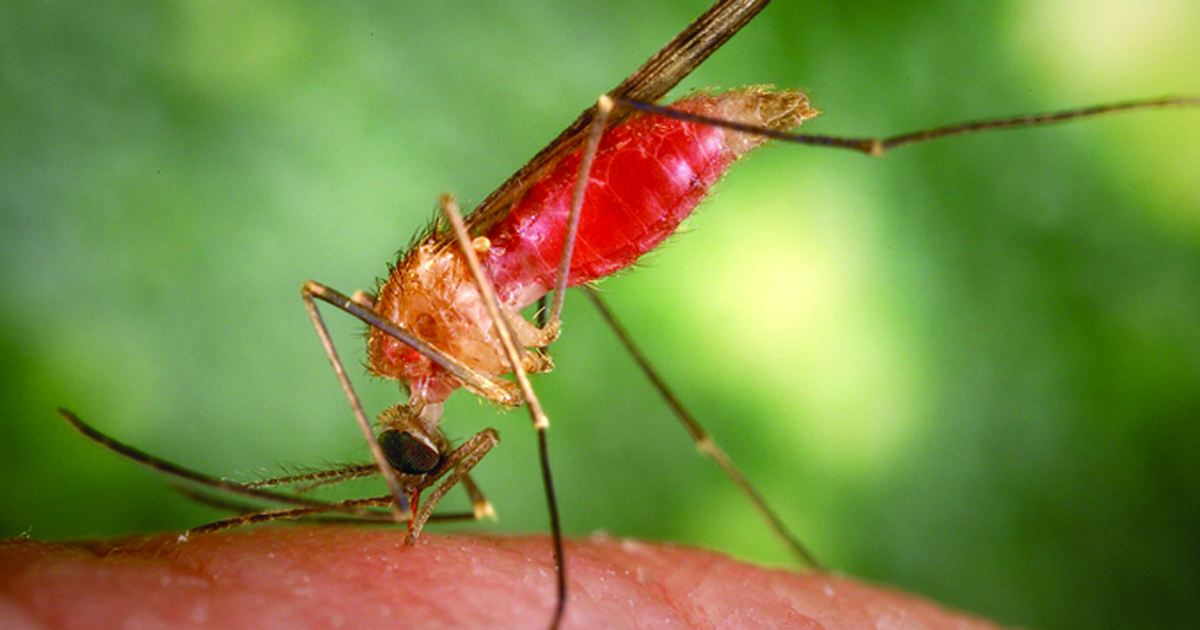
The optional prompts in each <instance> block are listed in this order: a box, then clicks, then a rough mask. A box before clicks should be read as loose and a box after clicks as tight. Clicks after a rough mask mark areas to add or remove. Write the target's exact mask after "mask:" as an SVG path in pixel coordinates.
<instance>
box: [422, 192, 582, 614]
mask: <svg viewBox="0 0 1200 630" xmlns="http://www.w3.org/2000/svg"><path fill="white" fill-rule="evenodd" d="M439 205H440V206H441V208H442V212H443V214H445V215H446V218H447V219H449V220H450V224H451V225H452V226H453V228H454V235H455V237H456V238H457V240H458V243H459V249H460V250H461V251H462V254H463V256H464V257H465V258H466V260H467V265H468V266H470V268H471V275H472V276H474V278H475V284H476V285H477V286H478V288H479V292H480V294H482V296H483V302H484V304H485V305H487V309H488V315H489V316H490V317H491V318H492V323H493V326H494V327H495V329H496V334H497V336H499V337H500V342H501V344H502V345H503V346H504V353H505V355H507V357H508V361H509V364H510V365H511V367H512V370H513V375H514V376H516V379H517V383H518V385H519V386H520V388H521V392H522V393H523V394H524V395H525V404H526V405H527V406H528V408H529V415H530V417H531V418H532V419H533V428H534V431H535V432H536V433H537V436H538V457H539V459H540V461H541V467H542V484H543V485H544V486H545V489H546V505H547V508H548V509H549V511H550V534H551V537H552V539H553V541H554V564H555V570H556V573H557V575H558V580H557V586H558V589H557V597H556V601H555V606H554V617H553V618H552V619H551V621H550V627H551V628H557V627H558V626H559V624H560V623H561V622H562V618H563V613H564V612H565V611H566V606H567V567H566V558H565V555H564V553H563V540H562V525H561V524H560V522H559V517H558V500H557V499H556V498H555V494H554V479H553V477H552V476H551V473H550V451H549V448H548V446H547V444H546V430H547V429H549V428H550V419H549V418H547V417H546V413H545V412H544V411H543V410H542V404H541V402H540V401H538V397H537V394H536V393H535V392H534V391H533V384H532V383H530V382H529V375H528V374H526V373H525V367H524V365H523V364H522V362H521V355H520V352H519V351H518V350H517V347H516V344H515V343H514V341H513V340H514V339H515V338H516V334H514V332H513V330H512V327H511V326H512V325H511V323H510V322H509V321H508V318H507V317H505V316H504V315H503V313H502V312H501V311H500V301H499V300H498V299H497V298H496V290H495V288H494V287H492V281H491V280H490V279H489V278H488V276H487V274H486V273H484V270H483V266H482V265H481V264H480V263H479V257H478V256H477V255H476V254H475V248H474V246H473V243H472V241H471V236H470V234H469V233H468V232H467V226H466V225H465V224H464V223H463V218H462V214H460V213H459V211H458V204H457V203H455V201H454V197H453V196H451V195H442V197H441V199H440V200H439Z"/></svg>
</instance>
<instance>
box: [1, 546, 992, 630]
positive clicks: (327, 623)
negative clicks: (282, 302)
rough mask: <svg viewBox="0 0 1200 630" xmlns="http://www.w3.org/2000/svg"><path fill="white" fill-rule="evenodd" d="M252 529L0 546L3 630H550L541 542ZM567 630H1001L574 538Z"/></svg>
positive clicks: (813, 578) (672, 553)
mask: <svg viewBox="0 0 1200 630" xmlns="http://www.w3.org/2000/svg"><path fill="white" fill-rule="evenodd" d="M402 540H403V536H400V535H397V532H395V531H392V530H390V529H384V528H370V527H356V526H339V525H326V526H313V525H301V526H295V527H259V528H254V529H245V530H236V531H227V532H220V533H215V534H207V535H195V536H192V537H190V538H188V539H187V540H181V539H180V537H179V536H178V535H177V534H156V535H147V536H136V537H129V538H123V539H114V540H105V541H84V542H64V543H58V542H54V543H51V542H41V541H37V540H32V539H25V538H16V539H7V540H3V541H0V627H4V628H10V629H21V628H163V627H171V628H221V629H222V630H235V629H237V628H340V627H345V628H407V627H421V628H484V627H487V628H495V627H504V628H544V627H546V626H547V624H548V623H549V621H550V614H551V611H552V610H553V605H554V580H553V574H554V569H553V566H552V565H551V560H550V553H549V549H550V543H549V541H548V540H547V539H546V538H545V537H541V536H531V537H505V536H494V537H493V536H482V537H479V536H457V535H454V536H447V535H438V534H432V533H427V534H426V535H425V536H424V537H422V539H421V543H420V544H419V545H417V546H415V547H405V546H404V545H403V544H402ZM566 552H567V558H568V562H569V564H568V577H569V589H570V591H569V592H570V599H569V603H568V605H567V613H566V618H565V622H564V627H566V628H780V627H787V628H814V629H815V628H826V629H830V630H832V629H835V628H929V629H936V628H960V629H964V630H965V629H974V628H979V629H982V628H995V627H997V626H995V625H992V624H990V623H988V622H986V621H983V620H980V619H976V618H972V617H969V616H965V615H963V614H961V613H957V612H952V611H947V610H945V609H944V608H942V607H940V606H938V605H937V604H934V603H932V602H930V601H928V600H924V599H921V598H919V597H916V596H913V595H908V594H904V593H899V592H896V591H892V590H889V589H887V588H883V587H879V586H874V585H868V584H864V583H861V582H857V581H855V580H852V579H850V578H848V577H842V576H839V575H836V574H832V575H831V574H821V573H816V572H796V571H790V570H783V569H764V568H761V567H757V566H754V565H751V564H748V563H744V562H739V561H737V560H733V559H731V558H728V557H726V556H722V555H719V554H716V553H713V552H709V551H702V550H697V549H692V548H687V547H682V546H677V545H666V544H659V543H646V542H640V541H630V540H616V539H611V538H604V537H599V536H594V537H591V538H588V539H582V540H568V541H567V547H566Z"/></svg>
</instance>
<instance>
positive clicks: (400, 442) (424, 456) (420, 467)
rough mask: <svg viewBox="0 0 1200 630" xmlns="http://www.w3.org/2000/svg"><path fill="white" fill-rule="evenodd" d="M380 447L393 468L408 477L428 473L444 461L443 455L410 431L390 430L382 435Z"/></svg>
mask: <svg viewBox="0 0 1200 630" xmlns="http://www.w3.org/2000/svg"><path fill="white" fill-rule="evenodd" d="M379 447H380V448H382V449H383V456H384V457H385V458H387V460H388V463H389V464H391V465H392V468H395V469H396V470H397V471H399V472H402V473H404V474H406V475H420V474H423V473H427V472H429V471H431V470H433V469H434V468H437V465H438V464H439V463H441V461H442V454H441V453H439V452H438V451H437V450H436V449H433V448H430V446H429V445H428V444H426V443H425V442H422V441H421V440H418V439H417V438H415V437H413V435H412V434H411V433H409V432H408V431H397V430H396V429H388V430H386V431H384V432H382V433H380V434H379Z"/></svg>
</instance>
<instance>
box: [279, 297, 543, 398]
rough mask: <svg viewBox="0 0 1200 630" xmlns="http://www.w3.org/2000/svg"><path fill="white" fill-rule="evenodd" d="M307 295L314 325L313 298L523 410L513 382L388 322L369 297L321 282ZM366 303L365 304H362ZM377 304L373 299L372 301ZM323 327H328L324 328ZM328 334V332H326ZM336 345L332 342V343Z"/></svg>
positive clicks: (475, 388)
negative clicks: (369, 305) (350, 294)
mask: <svg viewBox="0 0 1200 630" xmlns="http://www.w3.org/2000/svg"><path fill="white" fill-rule="evenodd" d="M300 292H301V294H302V295H303V296H304V300H305V303H306V304H308V305H309V311H310V316H312V317H315V318H316V319H314V324H315V323H316V321H317V320H319V318H320V315H319V314H317V315H311V314H312V313H313V312H315V311H316V305H315V303H313V301H312V300H313V299H314V298H315V299H318V300H321V301H322V302H325V303H327V304H330V305H332V306H333V307H334V308H337V309H338V310H340V311H343V312H345V313H347V314H349V315H351V316H353V317H355V318H356V319H358V320H360V321H362V322H364V323H366V324H368V325H370V326H373V327H375V328H378V329H379V330H382V331H383V332H385V333H387V334H389V335H391V336H392V337H395V338H396V339H398V340H399V341H400V342H401V343H403V344H405V345H407V346H408V347H410V348H412V349H413V350H416V351H417V352H420V353H421V354H422V355H424V356H426V357H427V358H429V360H430V361H433V362H434V363H436V364H438V365H439V366H441V367H442V368H444V369H445V370H446V371H447V372H449V373H450V374H453V375H454V377H455V378H457V379H458V380H460V381H462V383H463V385H465V386H466V387H467V389H470V390H471V391H473V392H476V393H478V394H479V395H480V396H483V397H485V398H487V399H488V400H491V401H493V402H496V403H499V404H501V405H504V406H506V407H519V406H520V405H521V404H522V403H523V402H524V400H522V398H521V393H520V391H519V390H518V389H517V388H516V387H514V386H513V384H512V383H510V382H508V381H506V380H504V379H501V378H492V377H489V376H487V375H484V374H481V373H480V372H477V371H475V370H473V369H471V368H469V367H467V366H466V365H465V364H463V363H462V362H461V361H459V360H458V359H455V358H454V357H452V356H450V355H447V354H446V353H444V352H442V351H441V350H438V349H437V348H435V347H433V346H431V345H429V344H428V343H425V342H424V341H423V340H421V338H420V337H417V336H416V335H413V334H412V333H410V332H408V331H406V330H404V329H403V328H401V327H399V326H397V325H396V323H395V322H391V321H388V320H386V319H384V318H382V317H380V316H379V314H378V313H376V312H375V311H374V310H371V309H370V308H366V307H365V298H366V297H369V296H366V295H365V294H363V295H356V296H355V297H353V298H351V297H348V296H346V295H344V294H342V293H340V292H338V291H336V290H334V289H332V288H330V287H327V286H325V285H323V284H321V283H319V282H314V281H312V280H309V281H307V282H305V283H304V286H303V287H301V289H300ZM360 300H363V301H360ZM372 301H373V300H372ZM321 326H322V328H323V327H324V324H322V325H321ZM326 335H328V333H326ZM331 343H332V342H331Z"/></svg>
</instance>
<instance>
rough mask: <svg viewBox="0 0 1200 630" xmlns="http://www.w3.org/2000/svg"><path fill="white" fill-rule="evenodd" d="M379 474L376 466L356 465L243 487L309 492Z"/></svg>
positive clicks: (249, 484)
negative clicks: (280, 487)
mask: <svg viewBox="0 0 1200 630" xmlns="http://www.w3.org/2000/svg"><path fill="white" fill-rule="evenodd" d="M378 473H379V469H378V467H376V466H375V464H354V465H351V466H341V467H338V468H332V469H329V470H314V471H311V472H306V473H301V474H298V475H288V476H286V477H273V478H271V479H260V480H258V481H247V482H245V483H242V484H241V485H242V486H243V487H245V488H273V487H276V486H293V485H294V486H296V488H294V490H295V491H296V492H308V491H309V490H314V489H316V488H320V487H323V486H330V485H334V484H338V483H342V482H345V481H351V480H353V479H361V478H363V477H370V476H371V475H375V474H378Z"/></svg>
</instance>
